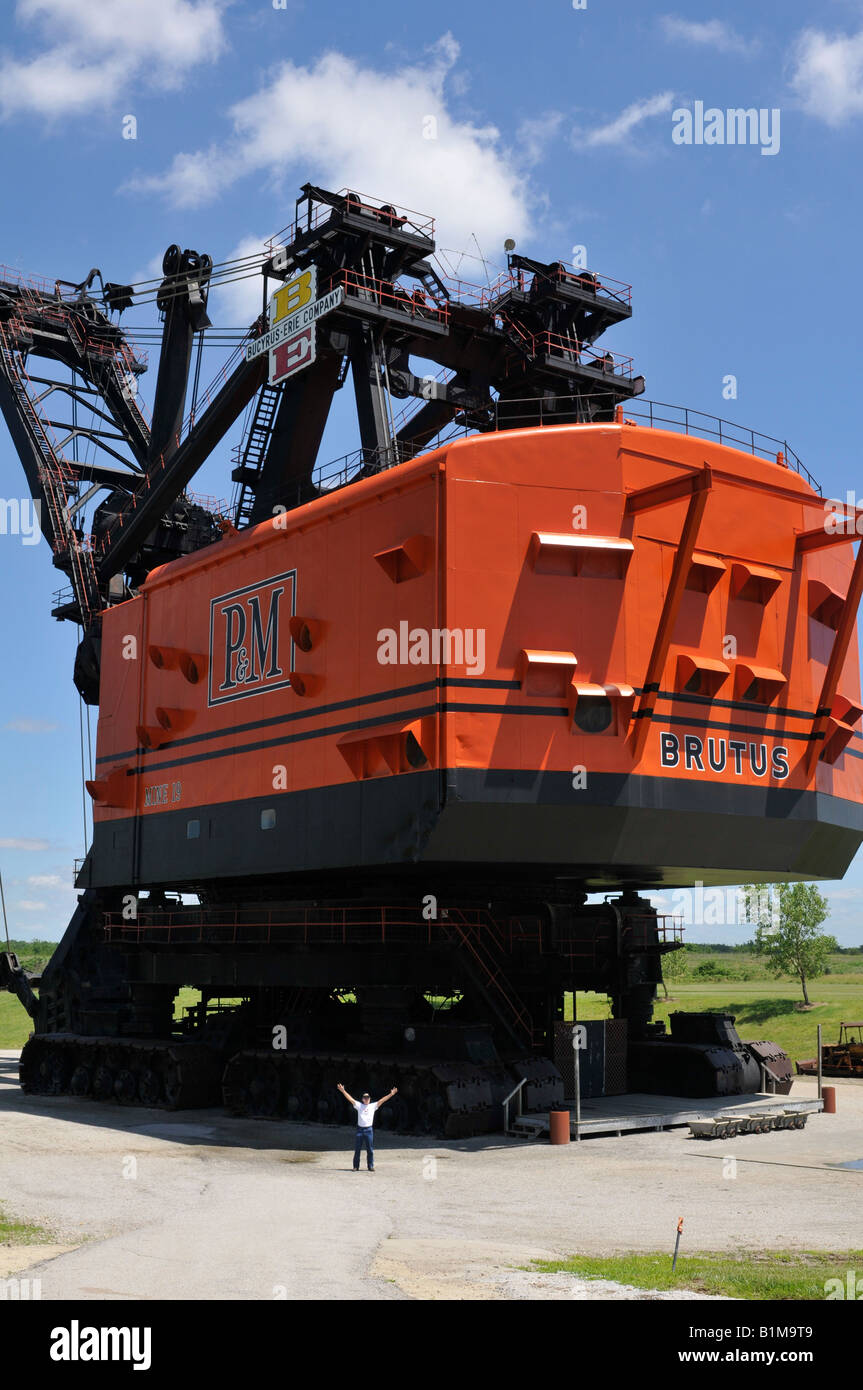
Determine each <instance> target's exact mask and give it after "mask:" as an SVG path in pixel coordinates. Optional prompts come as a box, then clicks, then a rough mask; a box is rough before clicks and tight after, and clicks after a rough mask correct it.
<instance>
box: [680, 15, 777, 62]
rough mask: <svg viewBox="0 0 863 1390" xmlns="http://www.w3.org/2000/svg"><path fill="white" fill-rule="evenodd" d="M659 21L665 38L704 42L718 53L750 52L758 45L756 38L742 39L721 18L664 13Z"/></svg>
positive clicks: (687, 41) (696, 42)
mask: <svg viewBox="0 0 863 1390" xmlns="http://www.w3.org/2000/svg"><path fill="white" fill-rule="evenodd" d="M659 22H660V24H661V25H662V28H663V30H664V32H665V37H666V38H667V39H671V40H680V41H681V42H683V43H695V44H704V45H706V46H708V47H710V48H714V49H716V51H717V52H718V53H752V52H754V51H755V50H756V49H757V48H758V47H759V44H758V41H757V40H755V39H749V40H746V39H744V38H743V37H742V36H741V35H740V34H738V33H737V32H736V30H734V29H732V28H731V26H730V25H729V24H726V23H725V22H724V20H721V19H702V20H691V19H680V18H679V17H678V16H677V15H673V14H666V15H662V16H661V18H660V21H659Z"/></svg>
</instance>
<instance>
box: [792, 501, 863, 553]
mask: <svg viewBox="0 0 863 1390" xmlns="http://www.w3.org/2000/svg"><path fill="white" fill-rule="evenodd" d="M815 500H816V501H817V498H816V499H815ZM837 516H838V517H839V519H840V520H841V522H842V525H843V528H844V529H843V530H841V531H828V530H827V525H826V519H825V522H824V523H823V524H822V525H821V526H816V527H815V528H814V530H812V531H800V532H798V534H797V539H796V540H795V542H794V553H795V556H797V555H805V554H806V552H807V551H809V550H821V549H822V548H823V547H824V546H825V545H848V544H849V543H850V542H852V541H857V540H859V539H860V535H861V533H860V532H859V531H858V530H857V526H858V525H859V524H860V520H861V518H863V510H861V509H860V508H858V507H851V508H846V509H845V511H844V512H842V513H841V515H840V514H839V513H837ZM849 526H850V530H848V527H849Z"/></svg>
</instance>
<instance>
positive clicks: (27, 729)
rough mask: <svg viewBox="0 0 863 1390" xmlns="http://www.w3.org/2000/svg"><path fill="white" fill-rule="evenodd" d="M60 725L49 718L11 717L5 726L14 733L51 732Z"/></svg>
mask: <svg viewBox="0 0 863 1390" xmlns="http://www.w3.org/2000/svg"><path fill="white" fill-rule="evenodd" d="M57 727H58V726H57V725H56V724H54V723H52V722H51V721H50V720H48V719H10V720H9V723H8V724H4V725H3V728H4V729H8V730H9V731H10V732H11V733H14V734H50V733H53V732H54V730H55V729H56V728H57Z"/></svg>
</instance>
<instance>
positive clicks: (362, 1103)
mask: <svg viewBox="0 0 863 1390" xmlns="http://www.w3.org/2000/svg"><path fill="white" fill-rule="evenodd" d="M336 1089H337V1090H339V1091H341V1093H342V1095H343V1096H344V1098H345V1100H347V1101H350V1103H351V1105H352V1106H353V1107H354V1109H355V1110H356V1112H357V1142H356V1144H355V1145H354V1172H355V1173H358V1172H359V1171H360V1155H361V1154H362V1151H363V1147H364V1146H365V1150H366V1167H367V1168H368V1170H369V1172H370V1173H373V1172H374V1171H375V1133H374V1123H375V1111H376V1110H379V1109H380V1108H381V1106H382V1105H386V1103H387V1101H388V1100H392V1098H393V1096H394V1095H395V1094H396V1092H397V1090H398V1087H397V1086H393V1088H392V1090H391V1091H389V1092H388V1093H387V1095H385V1096H381V1098H380V1100H375V1101H373V1100H372V1098H371V1096H370V1095H369V1093H368V1091H364V1092H363V1097H362V1100H354V1098H353V1096H349V1095H348V1093H347V1091H346V1090H345V1088H344V1086H343V1085H342V1083H341V1081H340V1082H339V1084H338V1087H337V1088H336Z"/></svg>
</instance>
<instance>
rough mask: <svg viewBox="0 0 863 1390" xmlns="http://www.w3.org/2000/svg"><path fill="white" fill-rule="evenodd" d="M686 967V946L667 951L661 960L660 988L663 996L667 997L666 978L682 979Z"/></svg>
mask: <svg viewBox="0 0 863 1390" xmlns="http://www.w3.org/2000/svg"><path fill="white" fill-rule="evenodd" d="M687 969H688V961H687V959H686V947H685V946H680V947H678V949H677V950H676V951H669V952H668V954H667V955H665V956H664V957H663V960H662V988H663V990H664V991H665V997H666V999H667V998H668V987H667V985H666V983H665V981H666V980H682V979H683V977H684V975H685V974H686V972H687Z"/></svg>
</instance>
